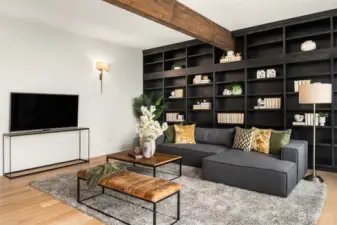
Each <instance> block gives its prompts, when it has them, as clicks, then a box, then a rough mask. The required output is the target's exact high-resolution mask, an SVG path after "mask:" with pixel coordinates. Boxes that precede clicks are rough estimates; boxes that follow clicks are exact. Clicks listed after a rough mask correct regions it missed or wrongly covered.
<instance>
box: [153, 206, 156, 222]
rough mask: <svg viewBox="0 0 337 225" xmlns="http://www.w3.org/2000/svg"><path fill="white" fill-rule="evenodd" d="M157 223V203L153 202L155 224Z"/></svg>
mask: <svg viewBox="0 0 337 225" xmlns="http://www.w3.org/2000/svg"><path fill="white" fill-rule="evenodd" d="M156 224H157V204H156V203H153V225H156Z"/></svg>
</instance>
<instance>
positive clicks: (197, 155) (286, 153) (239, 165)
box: [157, 128, 308, 197]
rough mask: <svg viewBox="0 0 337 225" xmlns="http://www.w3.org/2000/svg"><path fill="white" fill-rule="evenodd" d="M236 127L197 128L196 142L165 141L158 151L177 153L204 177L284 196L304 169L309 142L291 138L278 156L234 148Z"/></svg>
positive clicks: (292, 187) (158, 143)
mask: <svg viewBox="0 0 337 225" xmlns="http://www.w3.org/2000/svg"><path fill="white" fill-rule="evenodd" d="M234 132H235V129H234V128H232V129H215V128H196V130H195V141H196V143H197V144H170V143H164V137H163V136H162V137H160V138H158V139H157V151H158V152H161V153H167V154H174V155H180V156H182V157H183V161H182V162H183V164H184V165H188V166H194V167H201V168H202V173H203V179H205V180H209V181H214V182H219V183H224V184H228V185H231V186H235V187H239V188H244V189H248V190H252V191H257V192H262V193H267V194H272V195H277V196H282V197H287V196H288V195H289V194H290V193H291V191H292V190H293V189H294V187H295V186H296V184H297V183H298V182H299V181H300V180H301V179H302V178H303V177H304V175H305V173H306V171H307V166H308V165H307V158H308V143H307V142H306V141H298V140H291V141H290V143H289V144H288V145H287V146H285V148H283V149H282V150H281V154H280V155H271V154H269V155H266V154H263V153H258V152H253V151H251V152H244V151H242V150H238V149H233V148H232V145H233V140H234Z"/></svg>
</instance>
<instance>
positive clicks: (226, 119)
mask: <svg viewBox="0 0 337 225" xmlns="http://www.w3.org/2000/svg"><path fill="white" fill-rule="evenodd" d="M217 119H218V123H229V124H243V123H244V114H243V113H218V114H217Z"/></svg>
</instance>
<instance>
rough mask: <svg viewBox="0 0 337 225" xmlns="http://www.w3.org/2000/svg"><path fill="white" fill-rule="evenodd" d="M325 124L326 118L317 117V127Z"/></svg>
mask: <svg viewBox="0 0 337 225" xmlns="http://www.w3.org/2000/svg"><path fill="white" fill-rule="evenodd" d="M325 123H326V118H325V117H319V125H320V126H325Z"/></svg>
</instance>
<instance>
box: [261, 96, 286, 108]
mask: <svg viewBox="0 0 337 225" xmlns="http://www.w3.org/2000/svg"><path fill="white" fill-rule="evenodd" d="M280 108H281V98H265V99H264V105H263V106H255V107H254V109H280Z"/></svg>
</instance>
